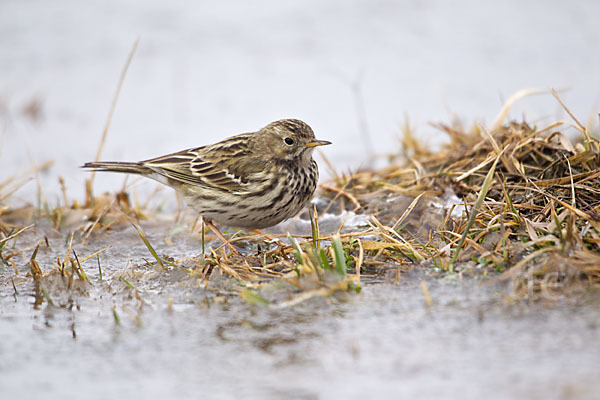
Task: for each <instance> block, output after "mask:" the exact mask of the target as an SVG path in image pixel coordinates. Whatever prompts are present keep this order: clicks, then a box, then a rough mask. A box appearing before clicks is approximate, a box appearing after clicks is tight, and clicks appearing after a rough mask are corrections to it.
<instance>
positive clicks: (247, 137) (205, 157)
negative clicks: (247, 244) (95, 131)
mask: <svg viewBox="0 0 600 400" xmlns="http://www.w3.org/2000/svg"><path fill="white" fill-rule="evenodd" d="M329 144H331V142H329V141H326V140H317V139H316V138H315V134H314V132H313V130H312V128H311V127H310V126H309V125H308V124H306V123H305V122H303V121H301V120H298V119H282V120H278V121H275V122H272V123H270V124H268V125H266V126H265V127H263V128H262V129H260V130H258V131H256V132H250V133H243V134H239V135H235V136H231V137H229V138H227V139H224V140H222V141H220V142H217V143H215V144H211V145H206V146H202V147H196V148H191V149H186V150H182V151H179V152H176V153H172V154H167V155H164V156H160V157H156V158H151V159H148V160H144V161H138V162H121V161H96V162H87V163H85V164H84V165H83V166H82V168H86V169H91V170H95V171H109V172H121V173H127V174H137V175H142V176H145V177H148V178H151V179H154V180H156V181H158V182H160V183H163V184H165V185H167V186H170V187H172V188H174V189H175V190H176V191H178V192H179V193H180V194H181V196H182V197H183V199H184V201H185V202H186V204H187V205H188V206H191V207H192V208H193V209H194V210H195V211H196V212H198V214H200V216H202V218H203V221H204V222H205V224H206V225H207V226H208V227H209V228H211V230H213V232H215V234H217V236H218V237H219V238H220V239H221V240H223V241H224V242H225V244H227V245H228V246H229V247H230V248H232V249H234V250H237V249H235V247H233V246H231V245H229V243H228V241H227V239H226V238H225V237H224V236H223V235H222V234H221V232H220V231H219V230H218V229H217V228H216V226H215V225H214V222H216V223H218V224H222V225H225V226H229V227H236V228H242V229H250V230H257V229H263V228H268V227H271V226H274V225H276V224H278V223H280V222H282V221H284V220H286V219H289V218H291V217H293V216H295V215H296V214H298V213H299V212H300V211H301V210H302V209H303V208H304V207H305V206H306V205H307V204H308V202H309V201H310V200H311V198H312V196H313V194H314V192H315V189H316V188H317V182H318V179H319V169H318V166H317V163H316V161H315V160H314V158H313V151H314V149H315V148H316V147H317V146H324V145H329ZM238 253H239V252H238Z"/></svg>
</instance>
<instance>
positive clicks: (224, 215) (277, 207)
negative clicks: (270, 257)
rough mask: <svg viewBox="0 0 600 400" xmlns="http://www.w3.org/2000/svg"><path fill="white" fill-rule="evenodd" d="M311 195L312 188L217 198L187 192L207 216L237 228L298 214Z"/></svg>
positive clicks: (274, 222) (263, 224)
mask: <svg viewBox="0 0 600 400" xmlns="http://www.w3.org/2000/svg"><path fill="white" fill-rule="evenodd" d="M311 197H312V191H311V192H310V193H306V194H300V193H298V192H297V191H295V190H285V191H284V193H283V194H282V195H281V196H278V197H277V198H275V197H273V196H268V195H267V196H252V195H224V196H221V197H219V198H218V199H217V198H212V197H208V196H199V195H187V196H184V199H185V201H186V203H187V204H188V205H189V206H190V207H192V208H193V209H194V210H196V211H197V212H198V213H199V214H200V215H201V216H202V217H203V218H205V219H207V220H210V221H214V222H216V223H218V224H222V225H226V226H232V227H237V228H246V229H262V228H268V227H270V226H274V225H277V224H278V223H280V222H282V221H284V220H286V219H289V218H291V217H293V216H295V215H296V214H298V213H299V212H300V211H301V210H302V209H303V208H304V206H305V205H306V204H307V203H308V202H309V200H310V198H311Z"/></svg>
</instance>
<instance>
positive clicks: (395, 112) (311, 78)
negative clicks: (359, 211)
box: [0, 0, 600, 201]
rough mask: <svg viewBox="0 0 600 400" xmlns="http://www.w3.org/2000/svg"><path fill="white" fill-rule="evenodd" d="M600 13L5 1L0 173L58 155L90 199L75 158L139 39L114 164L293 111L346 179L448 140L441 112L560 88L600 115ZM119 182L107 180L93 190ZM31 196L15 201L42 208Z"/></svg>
mask: <svg viewBox="0 0 600 400" xmlns="http://www.w3.org/2000/svg"><path fill="white" fill-rule="evenodd" d="M599 18H600V2H597V1H595V0H587V1H585V0H581V1H578V2H566V1H548V0H544V1H542V0H540V1H521V0H506V1H502V2H497V1H466V0H461V1H453V2H446V1H443V0H419V1H366V0H365V1H352V2H348V1H342V0H319V1H306V0H302V1H285V2H283V1H276V0H263V1H221V2H208V1H204V2H201V1H181V2H161V1H156V0H145V1H135V0H118V1H117V0H104V1H96V2H81V1H74V0H54V1H52V2H48V1H43V0H27V1H24V0H2V1H1V2H0V181H3V180H5V179H7V178H8V177H9V176H12V175H13V174H16V173H18V172H20V171H24V170H26V169H28V168H29V167H30V166H31V165H33V164H41V163H43V162H45V161H49V160H54V165H53V166H52V168H51V169H49V170H48V171H45V172H44V173H43V174H42V175H41V181H42V184H43V186H44V188H45V190H46V195H47V196H48V197H49V200H52V198H57V197H58V193H59V190H58V187H59V186H58V176H63V177H64V178H65V181H66V185H67V187H68V189H69V193H70V194H72V195H74V196H82V194H83V181H84V179H85V178H86V177H87V176H88V173H86V172H85V171H82V170H80V169H78V168H77V167H78V166H79V165H81V164H82V163H83V162H85V161H90V160H93V159H94V156H95V153H96V149H97V146H98V143H99V141H100V137H101V134H102V130H103V127H104V124H105V120H106V117H107V114H108V110H109V107H110V104H111V101H112V98H113V95H114V93H115V89H116V87H117V82H118V79H119V75H120V73H121V70H122V68H123V65H124V63H125V59H126V57H127V55H128V53H129V51H130V49H131V46H132V44H133V42H134V41H135V39H136V38H137V37H140V43H139V47H138V49H137V52H136V53H135V56H134V58H133V61H132V63H131V67H130V69H129V72H128V74H127V77H126V80H125V83H124V86H123V89H122V91H121V95H120V98H119V100H118V104H117V108H116V111H115V114H114V117H113V119H112V124H111V127H110V132H109V134H108V138H107V142H106V146H105V148H104V151H103V154H102V159H105V160H140V159H146V158H150V157H153V156H158V155H162V154H165V153H169V152H173V151H178V150H182V149H184V148H188V147H195V146H200V145H203V144H208V143H212V142H215V141H218V140H220V139H223V138H225V137H227V136H231V135H233V134H237V133H242V132H248V131H254V130H257V129H259V128H261V127H262V126H264V125H266V124H267V123H269V122H271V121H274V120H277V119H281V118H289V117H293V118H300V119H303V120H305V121H306V122H307V123H309V124H310V125H311V126H312V127H313V129H314V130H315V132H316V134H317V137H319V138H321V139H327V140H331V141H333V142H334V145H333V146H328V147H327V148H324V150H323V151H324V154H325V155H326V156H327V157H328V158H329V159H330V160H331V161H332V162H333V163H334V165H335V166H336V168H337V169H338V171H342V172H343V171H348V170H356V169H358V168H360V167H366V166H369V165H370V163H371V162H372V160H373V158H372V156H373V155H380V156H381V155H383V154H387V153H392V152H397V151H398V150H399V148H400V144H399V140H398V138H399V136H400V133H401V129H402V126H403V124H404V123H405V121H407V120H408V121H409V122H410V125H411V126H412V127H413V129H414V130H415V131H416V132H418V134H419V137H421V138H423V139H424V140H427V141H428V143H430V144H431V145H435V144H436V143H438V142H439V141H440V140H443V137H442V136H441V135H440V134H438V133H437V131H436V130H435V129H434V128H433V127H431V126H430V124H429V123H430V122H439V121H443V122H450V121H452V120H453V119H454V118H459V119H461V120H462V121H463V122H465V124H466V125H471V124H472V123H473V122H475V121H480V122H487V123H490V122H491V121H492V120H493V119H494V117H495V116H496V115H497V113H498V112H499V110H500V108H501V106H502V104H503V102H504V101H505V100H506V99H507V98H508V97H509V96H510V95H512V94H513V93H514V92H515V91H517V90H519V89H523V88H529V87H533V88H540V89H550V88H556V89H558V90H560V93H561V96H562V98H563V99H564V100H565V102H566V103H567V104H568V106H569V107H570V108H571V109H572V111H573V112H574V113H575V114H576V115H577V116H578V117H579V118H580V119H581V120H583V122H584V123H587V122H589V121H594V123H596V124H597V113H598V110H599V107H598V106H599V104H600V74H599V71H600V51H598V43H600V24H599V23H598V21H599ZM510 116H511V117H512V118H517V119H521V118H522V117H525V118H526V119H527V120H528V121H530V122H531V123H532V124H535V123H537V124H542V123H543V122H551V121H554V120H556V119H557V118H563V117H564V113H563V111H562V109H561V108H560V106H559V105H558V103H557V102H556V100H555V99H554V98H553V97H552V96H551V95H550V94H543V95H537V96H532V97H529V98H527V99H524V100H522V101H520V102H519V103H518V104H517V105H516V106H515V107H514V108H513V109H512V110H511V114H510ZM379 159H382V157H379ZM321 165H322V166H323V164H322V163H321ZM322 170H323V174H322V175H323V177H324V178H326V177H327V172H325V171H324V168H322ZM122 179H123V177H122V176H120V175H113V174H104V175H102V174H100V175H98V176H97V178H96V181H97V182H96V184H97V191H98V190H117V189H118V188H119V187H120V186H119V184H120V182H122ZM144 185H148V184H147V183H145V184H144ZM148 186H150V185H148ZM35 190H36V187H35V183H29V184H28V185H26V186H25V187H24V188H22V189H21V190H20V191H19V192H18V195H19V196H21V198H24V199H26V200H28V201H33V197H31V194H34V193H35ZM53 196H54V197H53Z"/></svg>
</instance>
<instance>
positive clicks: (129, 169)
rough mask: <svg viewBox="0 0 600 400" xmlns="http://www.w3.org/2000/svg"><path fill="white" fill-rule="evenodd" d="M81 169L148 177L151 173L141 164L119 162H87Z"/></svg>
mask: <svg viewBox="0 0 600 400" xmlns="http://www.w3.org/2000/svg"><path fill="white" fill-rule="evenodd" d="M81 168H90V169H93V170H94V171H110V172H123V173H126V174H140V175H148V174H150V173H151V172H152V170H151V169H150V168H148V167H144V166H143V165H142V164H141V163H137V162H121V161H98V162H87V163H85V164H83V165H82V166H81Z"/></svg>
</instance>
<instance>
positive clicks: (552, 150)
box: [0, 97, 600, 307]
mask: <svg viewBox="0 0 600 400" xmlns="http://www.w3.org/2000/svg"><path fill="white" fill-rule="evenodd" d="M557 98H558V97H557ZM561 104H562V103H561ZM569 114H570V115H572V114H571V113H570V112H569ZM573 118H574V117H573ZM572 127H574V128H575V130H576V131H577V132H578V134H579V135H578V137H577V138H575V140H573V139H569V138H568V137H567V136H566V135H565V129H567V128H569V129H572ZM438 128H439V129H441V130H442V131H443V132H445V133H446V134H447V135H448V138H449V141H448V143H447V144H446V145H444V146H443V148H442V149H441V150H440V151H437V152H433V151H430V150H429V149H427V148H426V147H424V146H423V145H421V144H420V143H419V142H418V141H417V140H416V139H415V137H414V135H413V133H412V131H411V130H410V129H405V130H404V137H403V143H404V154H402V155H400V156H398V157H395V158H394V159H393V161H392V163H391V164H390V165H389V166H388V167H386V168H383V169H381V170H369V171H359V172H356V173H354V174H350V175H337V174H336V177H335V179H334V180H333V181H331V182H328V183H325V184H322V185H321V189H320V193H319V196H320V197H321V198H324V199H328V200H329V202H328V204H327V205H326V206H320V207H319V210H318V212H317V209H316V208H315V209H314V210H312V211H311V212H310V213H308V214H310V215H309V217H310V219H311V222H312V233H311V234H310V235H306V236H301V235H295V236H291V235H289V234H286V235H277V234H269V235H260V234H251V235H247V234H245V233H244V232H236V233H235V234H234V235H233V236H232V237H231V242H232V243H233V244H236V245H238V246H240V247H241V248H242V249H245V254H244V256H238V255H235V254H233V253H230V252H229V251H228V250H227V249H226V248H225V247H224V246H219V247H216V248H209V249H204V243H205V242H206V243H208V242H209V241H210V240H212V239H214V238H213V237H211V236H208V235H207V232H205V230H204V229H201V234H202V237H203V253H204V254H200V255H199V256H197V257H193V258H184V259H180V260H177V259H174V258H171V257H169V256H165V255H159V253H160V249H159V250H158V251H156V250H155V248H154V247H153V245H152V244H151V243H150V241H149V240H148V239H147V238H146V236H145V234H144V232H143V230H142V229H141V228H140V227H139V222H140V220H143V219H144V218H147V217H150V218H152V215H148V214H149V211H148V210H146V209H144V207H143V206H139V205H138V206H132V205H131V202H130V200H129V195H128V194H127V193H126V191H124V190H123V191H120V192H118V193H116V194H105V195H101V196H94V195H93V192H92V185H91V184H89V185H87V186H86V188H87V192H86V193H87V196H86V201H85V203H84V204H79V203H78V202H77V201H69V200H68V197H67V194H66V189H64V193H63V204H61V205H59V206H57V207H54V208H50V207H48V205H45V204H40V205H39V206H38V207H33V206H26V207H20V208H16V209H15V208H11V207H10V206H8V203H7V199H8V198H9V197H10V195H11V194H12V193H13V192H14V191H15V190H16V189H18V187H19V185H21V184H22V183H21V182H22V181H23V180H22V179H23V178H19V177H15V178H14V179H9V180H7V181H5V182H3V183H0V261H1V262H2V263H3V264H4V265H6V266H10V267H11V269H13V270H14V273H15V275H18V274H19V269H18V266H17V265H15V262H14V259H16V258H18V256H20V257H25V256H26V255H25V254H23V251H22V250H19V246H18V245H16V243H17V240H18V238H19V237H20V235H22V234H24V233H25V232H27V231H29V230H34V229H37V228H38V225H39V224H40V221H46V222H48V221H50V222H51V225H52V228H53V229H55V230H57V231H60V232H64V233H65V237H67V238H69V240H70V242H69V246H68V251H67V252H66V254H65V255H64V256H63V257H62V258H61V257H58V258H57V259H56V262H55V263H54V265H49V266H40V265H39V264H38V263H37V261H36V253H37V249H38V247H39V246H40V245H43V243H42V242H41V241H40V243H39V244H38V246H36V247H35V251H34V252H33V254H32V255H31V256H29V263H28V265H29V269H30V272H29V273H28V274H27V276H30V277H31V279H32V280H33V281H34V282H35V287H36V304H37V303H39V302H43V301H44V299H45V300H46V301H47V302H48V303H51V301H52V300H51V298H50V296H49V294H48V292H47V291H45V289H44V288H45V287H46V285H47V284H48V282H49V281H50V280H56V279H57V277H60V279H61V281H62V282H63V284H64V285H63V286H65V285H66V286H65V290H67V289H68V290H70V289H71V288H72V287H73V285H74V283H73V282H74V281H80V282H81V283H82V284H81V285H80V287H81V288H85V285H86V284H88V283H89V279H88V278H87V277H86V275H85V271H84V269H83V268H82V267H81V263H82V262H84V261H85V259H87V258H89V256H87V257H82V258H79V257H77V255H76V254H75V253H74V252H72V251H71V244H72V241H73V240H76V241H79V242H88V243H92V244H93V240H94V239H95V238H98V237H99V235H102V234H103V233H104V232H106V231H109V230H122V229H124V228H125V227H129V226H131V224H133V226H134V227H135V229H136V230H137V232H138V233H139V236H140V239H141V240H142V241H143V243H144V244H145V245H146V247H147V248H148V251H149V252H150V254H151V255H152V258H153V259H154V260H156V263H155V265H156V266H157V269H158V270H159V271H168V270H172V269H174V268H175V269H176V268H183V269H185V270H186V271H189V274H188V277H190V278H191V279H193V280H195V281H197V282H199V283H200V284H201V285H204V286H205V287H208V286H210V285H211V282H212V279H213V276H214V273H215V271H219V273H220V274H221V276H227V277H231V278H232V279H233V280H234V281H235V282H238V292H239V294H240V295H241V296H242V297H243V298H244V299H246V300H247V301H249V302H251V303H256V304H261V305H264V306H269V307H285V306H291V305H294V304H297V303H298V302H300V301H305V300H307V299H309V298H312V297H315V296H318V297H332V296H334V297H335V296H339V295H340V294H341V293H351V292H356V291H359V290H360V285H361V282H365V281H366V282H369V281H370V280H373V279H374V278H380V277H382V276H385V277H386V279H388V280H389V279H391V280H393V281H397V280H399V279H401V276H402V273H403V272H404V271H406V270H407V269H409V268H414V267H422V268H427V269H432V270H433V271H438V272H442V273H444V272H446V273H459V274H462V275H465V274H490V273H493V274H494V275H495V276H499V277H500V278H502V279H506V280H509V281H510V282H511V285H512V286H511V287H512V288H513V293H514V294H515V295H517V297H519V296H520V297H525V296H527V297H528V298H540V297H541V296H545V297H546V298H551V297H552V296H554V295H556V294H561V295H562V294H565V293H569V292H573V291H580V290H582V289H585V288H588V287H590V286H594V285H598V282H599V281H600V251H599V250H600V213H599V212H600V196H599V194H600V145H599V142H598V140H596V139H594V138H593V137H592V136H591V135H590V133H589V132H588V131H587V130H586V129H585V128H584V127H583V126H582V125H581V124H580V123H579V122H578V121H577V120H575V123H574V124H573V125H571V124H568V123H567V122H564V121H560V122H557V123H554V124H551V125H549V126H547V127H544V128H542V129H539V128H537V127H531V126H530V125H528V124H527V123H525V122H521V123H517V122H511V123H509V124H506V125H502V124H501V123H499V122H496V123H494V125H493V127H492V128H490V129H489V130H488V129H486V128H485V127H483V126H475V127H474V128H472V129H470V130H465V129H464V128H462V127H460V126H450V125H443V124H440V125H438ZM449 193H454V194H456V195H457V196H458V197H459V198H460V199H461V201H462V202H463V204H462V205H461V204H458V205H457V204H455V205H451V206H449V207H447V208H439V209H437V211H436V209H435V207H432V206H431V202H432V201H439V200H436V199H439V198H440V197H441V196H443V195H447V194H449ZM2 204H5V205H2ZM342 210H351V211H354V212H356V213H365V214H369V215H370V216H371V218H370V222H369V224H368V226H364V227H354V228H353V229H352V230H350V231H344V230H343V229H342V226H340V227H339V230H338V232H337V233H334V234H323V233H321V232H320V224H319V218H320V216H321V217H322V216H323V215H324V214H325V213H332V212H333V213H336V212H339V211H342ZM459 210H463V211H462V212H461V213H457V212H453V211H459ZM81 221H84V222H81ZM194 225H197V224H194ZM192 230H193V229H192ZM205 235H206V236H205ZM74 238H75V239H74ZM9 244H12V245H9ZM204 250H207V251H204ZM100 251H102V250H100ZM94 255H95V254H92V255H91V256H94ZM99 267H100V266H99ZM44 271H46V272H44ZM121 278H123V277H121ZM123 279H125V278H123ZM12 282H13V285H14V280H13V281H12ZM45 282H46V283H45ZM124 282H125V283H126V284H127V285H128V286H130V287H131V288H134V286H133V284H131V283H130V282H129V281H126V280H124ZM274 288H283V289H281V290H280V289H277V290H276V289H274ZM16 290H17V289H16V288H15V291H16ZM82 290H83V289H82ZM136 293H137V294H136V296H138V297H139V293H138V292H137V291H136Z"/></svg>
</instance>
